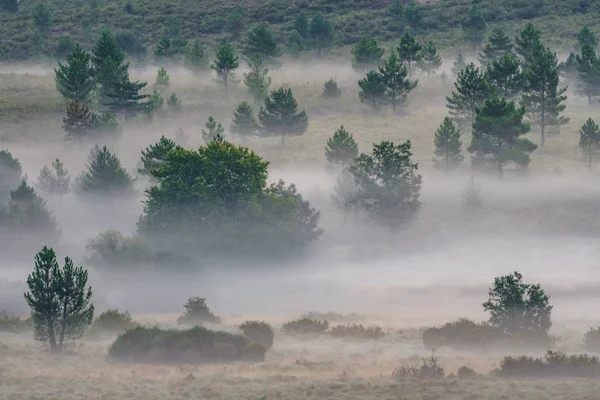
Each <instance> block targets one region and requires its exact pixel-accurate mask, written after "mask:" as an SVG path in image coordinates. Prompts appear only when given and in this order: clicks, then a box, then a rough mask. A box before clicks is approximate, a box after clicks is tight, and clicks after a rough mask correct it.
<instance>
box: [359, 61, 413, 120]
mask: <svg viewBox="0 0 600 400" xmlns="http://www.w3.org/2000/svg"><path fill="white" fill-rule="evenodd" d="M379 74H380V75H381V79H382V82H383V85H384V87H385V101H386V102H387V103H390V104H391V105H392V108H393V109H394V110H396V106H398V105H402V104H403V103H404V102H405V101H406V98H407V96H408V94H409V93H410V92H411V91H412V90H413V89H414V88H416V87H417V84H418V81H411V80H410V78H408V77H407V75H409V74H408V70H407V68H406V66H404V65H403V64H402V63H401V62H400V60H399V58H398V56H397V55H396V53H394V52H392V54H390V56H389V57H388V58H387V59H386V60H385V62H384V63H383V65H382V66H380V67H379ZM359 85H360V83H359Z"/></svg>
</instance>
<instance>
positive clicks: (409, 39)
mask: <svg viewBox="0 0 600 400" xmlns="http://www.w3.org/2000/svg"><path fill="white" fill-rule="evenodd" d="M422 49H423V46H421V45H420V44H419V43H417V41H416V40H415V38H414V36H412V35H411V34H410V33H408V32H407V33H405V34H404V36H402V38H400V44H399V45H398V48H397V49H396V51H398V58H399V59H400V62H402V63H405V64H406V65H407V66H408V79H409V80H411V79H412V74H413V72H414V70H415V66H416V64H417V63H418V62H419V61H420V60H421V50H422Z"/></svg>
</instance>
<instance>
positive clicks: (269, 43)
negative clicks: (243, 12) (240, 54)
mask: <svg viewBox="0 0 600 400" xmlns="http://www.w3.org/2000/svg"><path fill="white" fill-rule="evenodd" d="M244 54H245V55H246V56H247V57H252V56H255V55H257V54H258V55H259V56H261V57H262V58H263V59H264V60H271V59H273V58H276V57H279V56H280V55H281V52H280V51H279V48H278V47H277V42H276V41H275V38H274V37H273V34H272V33H271V31H269V29H268V28H267V25H266V24H264V23H263V24H260V25H257V26H255V27H254V28H252V30H251V31H250V32H249V33H248V41H247V43H246V48H245V49H244Z"/></svg>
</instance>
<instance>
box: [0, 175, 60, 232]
mask: <svg viewBox="0 0 600 400" xmlns="http://www.w3.org/2000/svg"><path fill="white" fill-rule="evenodd" d="M0 226H1V227H2V228H4V229H7V230H8V231H9V232H10V234H11V236H12V237H11V239H12V240H15V242H17V243H18V242H20V241H25V240H27V239H28V238H30V237H31V235H32V234H37V235H42V236H44V237H45V238H46V240H52V239H54V238H56V237H57V236H58V234H59V233H60V232H59V230H58V229H57V226H56V220H55V219H54V216H53V215H52V213H51V212H50V211H49V210H48V209H47V208H46V203H45V202H44V200H43V199H42V198H41V197H40V196H38V195H37V194H36V193H35V190H34V189H33V188H32V187H31V186H29V185H28V184H27V182H25V181H24V180H23V181H21V185H20V186H19V187H17V188H16V189H15V190H12V191H11V192H10V199H9V201H8V207H7V208H6V209H5V210H2V212H1V213H0Z"/></svg>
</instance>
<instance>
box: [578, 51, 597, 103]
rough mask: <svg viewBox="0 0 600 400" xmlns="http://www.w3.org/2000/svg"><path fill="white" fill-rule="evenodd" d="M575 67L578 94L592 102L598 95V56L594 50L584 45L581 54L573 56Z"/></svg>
mask: <svg viewBox="0 0 600 400" xmlns="http://www.w3.org/2000/svg"><path fill="white" fill-rule="evenodd" d="M575 63H576V69H577V90H576V93H577V94H578V95H580V96H585V97H587V99H588V104H589V105H590V106H591V105H592V104H594V102H593V100H594V99H595V98H596V97H599V96H600V57H598V55H597V53H596V50H595V49H594V48H593V47H591V46H589V45H585V46H583V48H582V49H581V54H578V55H576V56H575Z"/></svg>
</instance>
